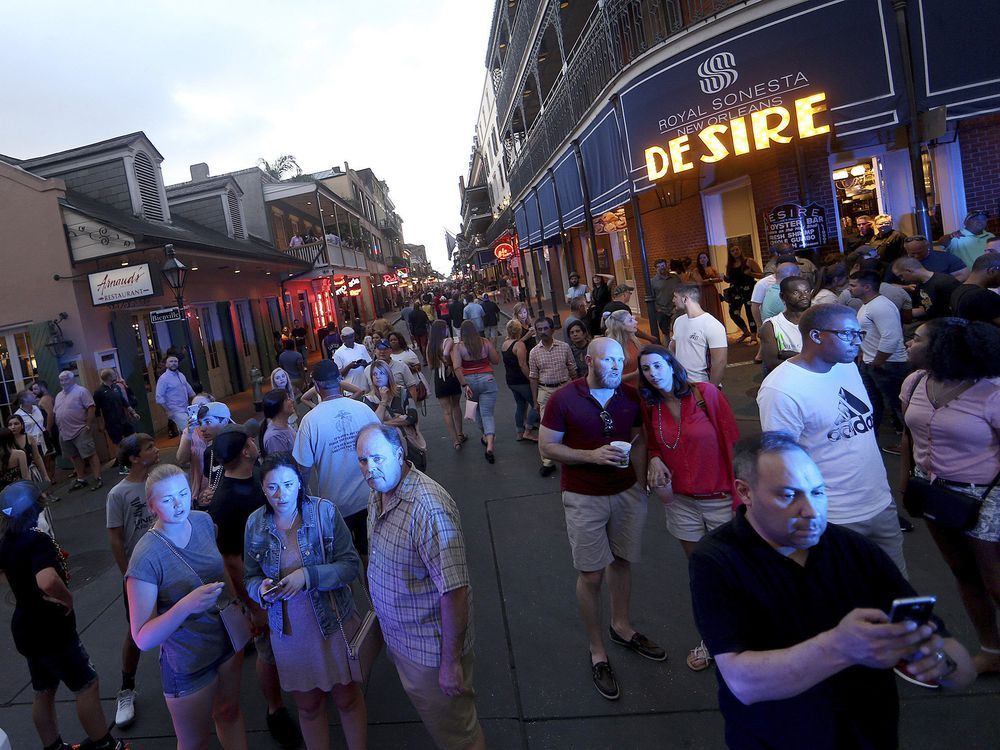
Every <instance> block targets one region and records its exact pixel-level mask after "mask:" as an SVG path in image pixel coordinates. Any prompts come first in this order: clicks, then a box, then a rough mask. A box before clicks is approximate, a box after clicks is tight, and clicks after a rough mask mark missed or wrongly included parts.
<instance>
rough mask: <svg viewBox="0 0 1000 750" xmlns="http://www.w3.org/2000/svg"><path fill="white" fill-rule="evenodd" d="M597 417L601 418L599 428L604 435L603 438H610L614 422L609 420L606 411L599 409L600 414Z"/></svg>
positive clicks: (609, 417)
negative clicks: (600, 427)
mask: <svg viewBox="0 0 1000 750" xmlns="http://www.w3.org/2000/svg"><path fill="white" fill-rule="evenodd" d="M597 416H598V417H600V418H601V426H602V428H603V429H602V432H603V433H604V437H611V434H612V433H613V432H614V431H615V421H614V420H613V419H612V418H611V415H610V414H608V410H607V409H601V412H600V414H598V415H597Z"/></svg>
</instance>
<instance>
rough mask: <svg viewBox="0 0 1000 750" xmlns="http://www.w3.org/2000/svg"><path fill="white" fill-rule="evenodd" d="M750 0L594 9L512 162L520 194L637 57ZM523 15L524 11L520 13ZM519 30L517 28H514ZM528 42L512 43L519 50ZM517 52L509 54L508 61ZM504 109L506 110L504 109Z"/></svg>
mask: <svg viewBox="0 0 1000 750" xmlns="http://www.w3.org/2000/svg"><path fill="white" fill-rule="evenodd" d="M746 2H747V0H608V2H605V3H604V4H603V5H598V6H596V7H595V8H594V12H593V13H592V14H591V16H590V19H589V20H588V21H587V24H586V26H585V27H584V30H583V32H582V33H581V34H580V38H579V40H578V41H577V43H576V44H575V45H574V47H573V49H572V50H571V51H570V53H569V60H568V61H567V66H566V71H565V72H564V73H563V74H562V75H561V76H560V77H559V79H558V80H557V81H556V83H555V85H554V86H553V87H552V90H551V91H550V93H549V94H548V96H547V97H546V99H545V101H544V102H543V105H542V110H541V112H540V113H539V115H538V117H536V118H535V122H534V123H533V124H532V125H531V128H530V129H529V130H528V134H527V137H526V138H525V142H524V144H523V146H522V147H521V148H520V149H519V150H518V151H517V153H516V155H515V156H514V157H513V161H512V164H511V167H510V179H509V182H510V190H511V194H512V195H514V196H516V195H518V194H519V193H520V192H521V191H522V190H524V188H526V187H528V185H530V184H531V182H532V180H533V179H534V178H535V176H536V175H537V174H538V171H539V170H540V169H541V168H542V167H543V166H545V163H546V162H547V161H548V160H549V159H550V158H551V157H552V155H553V154H554V152H555V150H556V149H557V148H559V145H560V144H561V143H562V142H563V141H564V140H565V139H566V138H567V136H569V134H570V133H572V132H573V130H574V129H575V128H576V126H577V125H578V124H579V123H580V121H581V120H582V119H583V117H584V116H585V115H586V113H587V112H588V111H589V110H590V108H591V107H592V106H593V104H594V102H596V101H597V99H598V97H599V96H600V95H601V93H602V92H603V91H604V89H605V88H606V87H607V85H608V84H609V83H610V82H611V80H612V79H613V78H614V77H615V76H616V75H618V74H619V73H620V72H621V71H623V70H625V69H626V68H627V67H628V66H629V65H631V64H632V63H633V62H634V61H635V60H636V59H637V58H638V57H640V56H641V55H643V54H645V53H646V52H648V51H650V50H651V49H654V48H655V47H658V46H659V45H661V44H664V43H665V42H667V41H669V40H670V39H671V38H672V37H673V36H674V35H676V34H677V33H679V32H681V31H683V30H684V29H686V28H688V27H689V26H692V25H693V24H695V23H699V22H701V21H703V20H705V19H706V18H708V17H710V16H713V15H715V14H716V13H719V12H721V11H723V10H725V9H726V8H730V7H732V6H734V5H742V4H744V3H746ZM518 20H520V14H519V15H518ZM515 29H516V27H515ZM520 49H524V48H523V47H512V52H513V51H515V50H520ZM512 57H514V55H510V56H509V57H508V60H511V58H512ZM499 111H500V112H503V111H504V110H503V109H500V110H499Z"/></svg>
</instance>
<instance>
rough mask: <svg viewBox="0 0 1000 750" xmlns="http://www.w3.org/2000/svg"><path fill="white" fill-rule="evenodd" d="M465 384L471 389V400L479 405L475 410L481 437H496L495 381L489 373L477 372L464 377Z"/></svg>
mask: <svg viewBox="0 0 1000 750" xmlns="http://www.w3.org/2000/svg"><path fill="white" fill-rule="evenodd" d="M465 382H466V384H467V385H468V386H469V388H471V389H472V400H473V401H475V402H477V403H478V404H479V408H478V409H476V424H477V425H479V429H480V430H482V431H483V435H496V434H497V427H496V422H495V421H494V419H493V410H494V408H496V405H497V381H496V378H494V377H493V373H491V372H477V373H473V374H472V375H466V376H465Z"/></svg>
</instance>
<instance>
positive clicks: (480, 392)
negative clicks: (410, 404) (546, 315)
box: [451, 320, 500, 463]
mask: <svg viewBox="0 0 1000 750" xmlns="http://www.w3.org/2000/svg"><path fill="white" fill-rule="evenodd" d="M496 364H500V355H499V354H498V353H497V350H496V349H494V348H493V344H491V343H490V342H489V341H488V340H486V339H484V338H483V337H482V336H480V335H479V329H478V328H476V324H475V323H473V322H472V321H471V320H465V321H463V322H462V327H461V328H460V329H459V342H458V343H457V344H455V345H454V346H453V347H452V348H451V365H452V367H453V368H454V370H455V375H456V376H457V377H458V382H459V383H460V384H461V386H462V390H463V392H464V393H465V397H466V398H467V399H469V401H475V402H476V403H477V404H479V407H478V408H477V409H476V424H478V425H479V429H480V430H482V432H483V437H482V438H481V441H482V443H483V445H485V446H486V452H485V454H484V457H485V458H486V460H487V461H489V462H490V463H493V462H494V461H495V460H496V459H495V457H494V454H493V443H494V439H495V438H496V423H495V422H494V420H493V409H494V407H495V406H496V403H497V381H496V379H495V378H494V377H493V365H496Z"/></svg>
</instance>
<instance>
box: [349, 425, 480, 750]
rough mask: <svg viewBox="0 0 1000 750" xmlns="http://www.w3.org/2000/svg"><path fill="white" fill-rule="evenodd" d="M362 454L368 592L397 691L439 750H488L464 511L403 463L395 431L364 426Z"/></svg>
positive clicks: (403, 451)
mask: <svg viewBox="0 0 1000 750" xmlns="http://www.w3.org/2000/svg"><path fill="white" fill-rule="evenodd" d="M357 451H358V463H359V464H360V465H361V472H362V474H364V477H365V480H366V481H367V482H368V486H369V487H370V488H371V490H372V492H371V495H370V496H369V500H368V536H369V559H368V590H369V591H370V592H371V598H372V605H373V606H374V607H375V614H376V615H378V619H379V623H380V625H381V626H382V635H383V636H384V638H385V642H386V646H387V647H388V650H389V656H390V658H391V659H392V661H393V663H394V664H395V665H396V671H397V672H398V673H399V679H400V682H402V684H403V688H404V689H405V690H406V694H407V695H408V696H409V697H410V701H411V702H412V703H413V707H414V708H416V709H417V713H419V714H420V718H421V720H422V721H423V723H424V726H425V727H427V731H428V732H429V733H430V735H431V737H433V738H434V742H435V743H436V744H437V746H438V747H440V748H448V749H449V750H450V749H452V748H454V749H455V750H458V748H475V749H479V748H485V747H486V740H485V738H484V737H483V730H482V728H481V727H480V725H479V718H478V716H477V714H476V703H475V693H474V691H473V666H474V663H473V662H474V660H473V653H472V640H473V636H472V590H471V587H470V585H469V568H468V565H466V561H465V538H464V537H463V535H462V525H461V520H460V519H459V514H458V506H457V505H456V504H455V501H454V500H453V499H452V498H451V495H449V494H448V492H447V491H446V490H445V489H444V487H442V486H441V485H439V484H438V483H437V482H435V481H434V480H433V479H431V478H430V477H428V476H427V475H426V474H423V473H422V472H420V471H418V470H417V469H415V468H413V465H412V464H411V463H409V462H408V461H407V460H406V458H405V456H406V449H405V447H404V446H403V443H402V439H401V438H400V434H399V431H398V430H397V429H396V428H394V427H390V426H387V425H383V424H373V425H368V426H366V427H365V428H363V429H362V430H361V432H360V433H359V434H358V442H357Z"/></svg>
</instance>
